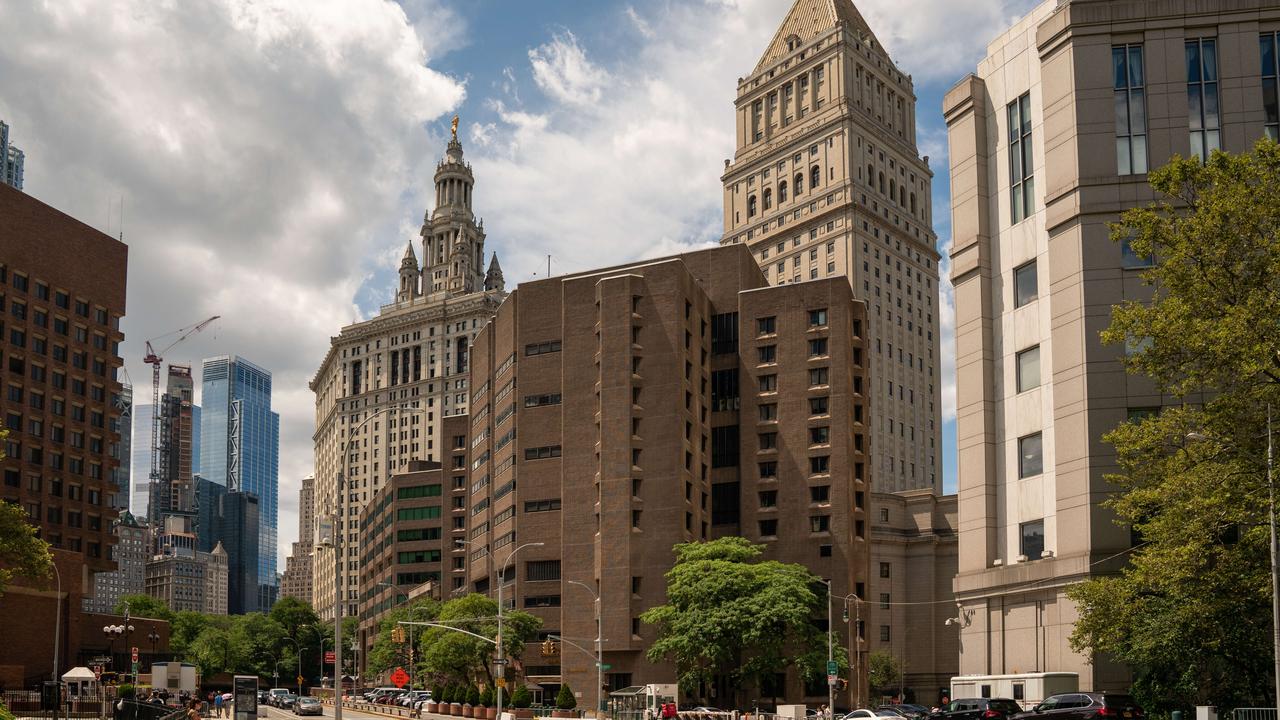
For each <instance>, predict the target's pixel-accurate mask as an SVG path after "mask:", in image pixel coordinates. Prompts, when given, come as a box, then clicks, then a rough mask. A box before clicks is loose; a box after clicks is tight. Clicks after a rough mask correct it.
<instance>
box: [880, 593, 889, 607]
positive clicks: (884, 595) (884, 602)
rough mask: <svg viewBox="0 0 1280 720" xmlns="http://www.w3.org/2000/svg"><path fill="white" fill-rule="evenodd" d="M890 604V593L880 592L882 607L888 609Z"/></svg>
mask: <svg viewBox="0 0 1280 720" xmlns="http://www.w3.org/2000/svg"><path fill="white" fill-rule="evenodd" d="M889 605H890V601H889V593H880V609H881V610H888V609H889Z"/></svg>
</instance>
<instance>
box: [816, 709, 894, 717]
mask: <svg viewBox="0 0 1280 720" xmlns="http://www.w3.org/2000/svg"><path fill="white" fill-rule="evenodd" d="M819 715H821V713H819ZM878 717H880V716H879V715H876V712H875V711H874V710H867V709H866V708H862V709H861V710H854V711H853V712H851V713H848V714H847V715H845V716H844V717H843V718H841V720H875V719H876V718H878Z"/></svg>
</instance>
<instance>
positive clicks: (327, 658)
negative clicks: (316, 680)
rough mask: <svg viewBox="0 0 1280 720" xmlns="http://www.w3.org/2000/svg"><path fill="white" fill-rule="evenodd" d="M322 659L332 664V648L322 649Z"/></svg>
mask: <svg viewBox="0 0 1280 720" xmlns="http://www.w3.org/2000/svg"><path fill="white" fill-rule="evenodd" d="M324 661H325V662H327V663H329V664H330V665H332V664H333V661H334V652H333V651H332V650H325V651H324Z"/></svg>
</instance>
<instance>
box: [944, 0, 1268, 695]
mask: <svg viewBox="0 0 1280 720" xmlns="http://www.w3.org/2000/svg"><path fill="white" fill-rule="evenodd" d="M1278 27H1280V5H1277V4H1276V3H1275V2H1270V1H1266V0H1241V1H1240V2H1232V3H1205V2H1195V1H1194V0H1171V1H1170V2H1162V3H1150V2H1138V1H1136V0H1114V1H1111V2H1102V1H1100V0H1051V1H1047V2H1044V3H1042V4H1041V5H1040V6H1038V7H1037V8H1035V9H1034V10H1033V11H1032V12H1031V13H1030V14H1029V15H1028V16H1027V17H1025V18H1023V19H1022V20H1020V21H1019V22H1017V23H1016V24H1014V25H1013V26H1012V27H1011V28H1009V29H1008V30H1007V31H1006V32H1004V33H1002V34H1001V35H1000V36H999V37H997V38H995V39H994V40H993V41H992V42H991V44H990V45H989V46H988V52H987V56H986V57H985V58H984V59H983V60H982V61H981V62H980V63H979V65H978V68H977V72H976V73H975V74H973V75H970V76H968V77H966V78H964V79H963V80H961V81H960V82H959V83H958V84H957V85H956V86H955V87H954V88H952V89H951V90H950V91H949V92H948V93H947V95H946V97H945V99H944V111H945V114H946V119H947V125H948V131H949V142H950V162H951V206H952V227H953V232H954V239H953V245H952V248H951V257H952V261H953V265H952V282H953V283H954V285H955V306H956V348H957V353H956V354H957V357H956V366H957V387H956V390H957V436H958V447H959V519H960V539H959V543H960V544H959V574H958V576H957V577H956V580H955V585H954V587H955V590H956V595H957V599H958V600H959V601H960V602H961V603H962V604H963V608H962V612H961V620H962V622H961V627H962V630H961V638H960V639H961V647H960V672H961V673H964V674H971V673H980V674H988V673H1006V672H1015V671H1019V672H1030V671H1070V672H1077V673H1079V675H1080V689H1082V690H1114V689H1127V688H1128V685H1129V682H1130V676H1129V672H1128V671H1127V670H1126V669H1125V668H1123V667H1119V666H1117V665H1116V664H1115V663H1114V662H1112V661H1111V660H1109V659H1108V658H1105V657H1097V656H1088V655H1082V654H1079V653H1076V652H1073V651H1072V650H1071V648H1070V647H1069V644H1068V638H1069V636H1070V634H1071V631H1072V628H1073V625H1074V622H1075V620H1076V608H1075V607H1074V605H1073V604H1072V603H1071V602H1070V600H1069V599H1068V598H1067V597H1066V594H1065V588H1066V587H1067V586H1069V585H1070V584H1072V583H1075V582H1078V581H1080V580H1083V579H1085V578H1088V577H1091V576H1094V575H1098V574H1105V573H1109V572H1114V571H1116V570H1117V569H1118V568H1119V567H1120V564H1121V563H1122V562H1124V553H1125V551H1126V550H1128V549H1129V548H1130V547H1131V546H1132V538H1131V535H1130V532H1129V530H1128V529H1127V528H1124V527H1121V526H1119V525H1117V524H1116V523H1115V522H1114V516H1113V515H1112V513H1111V512H1109V511H1108V510H1107V509H1106V508H1104V507H1103V506H1102V503H1103V501H1105V500H1106V499H1107V498H1108V496H1109V494H1110V493H1111V492H1112V491H1113V488H1112V486H1110V485H1109V484H1107V483H1106V481H1105V479H1104V478H1105V475H1106V474H1107V473H1108V472H1113V471H1115V470H1116V464H1115V458H1114V454H1113V452H1112V449H1111V447H1110V446H1108V445H1107V444H1106V443H1104V442H1103V441H1102V436H1103V434H1104V433H1106V432H1107V431H1108V430H1110V429H1112V428H1114V427H1115V426H1116V425H1117V424H1119V423H1120V422H1122V421H1124V420H1125V419H1126V417H1128V415H1129V414H1130V413H1134V412H1146V411H1149V410H1151V409H1154V408H1159V407H1160V406H1161V405H1162V404H1165V403H1167V402H1172V400H1171V399H1170V398H1164V397H1161V396H1160V394H1158V393H1157V392H1156V390H1155V388H1154V386H1153V385H1152V383H1151V382H1150V381H1148V380H1147V379H1145V378H1142V377H1136V376H1129V375H1127V374H1126V373H1125V372H1124V370H1123V368H1122V367H1121V362H1120V361H1121V358H1122V354H1123V352H1124V349H1123V348H1121V347H1116V346H1103V345H1102V343H1101V341H1100V339H1099V332H1100V331H1101V330H1103V329H1104V328H1105V327H1106V326H1107V325H1108V323H1109V321H1110V314H1111V312H1110V311H1111V307H1112V306H1113V305H1115V304H1117V303H1120V302H1122V301H1124V300H1139V301H1140V300H1144V299H1146V298H1147V297H1149V295H1148V292H1149V288H1146V287H1144V286H1143V285H1142V281H1141V280H1140V278H1139V276H1138V272H1137V271H1138V270H1140V269H1141V268H1142V267H1143V266H1145V265H1146V264H1147V263H1148V260H1147V259H1146V258H1142V257H1138V256H1136V255H1134V254H1133V253H1131V252H1127V248H1126V247H1125V246H1124V245H1123V244H1118V243H1115V242H1113V241H1112V240H1111V239H1110V237H1109V228H1108V223H1113V222H1115V221H1116V220H1117V219H1118V215H1119V213H1120V212H1121V211H1122V210H1124V209H1125V208H1128V207H1133V206H1138V205H1145V204H1147V203H1149V202H1152V201H1153V200H1154V199H1155V198H1154V193H1153V191H1152V190H1151V189H1150V187H1149V185H1148V184H1147V177H1146V174H1145V173H1146V169H1147V168H1148V167H1158V166H1160V165H1162V164H1163V163H1164V162H1166V160H1167V159H1168V158H1169V157H1171V156H1172V155H1173V154H1175V153H1177V154H1180V155H1182V156H1189V155H1191V154H1195V153H1196V151H1197V150H1198V149H1201V148H1203V147H1205V146H1206V143H1207V144H1208V146H1209V147H1213V146H1215V145H1216V146H1218V147H1221V148H1222V149H1223V150H1227V151H1231V152H1242V151H1245V150H1247V149H1249V148H1250V147H1251V145H1252V144H1253V143H1254V141H1256V140H1257V139H1258V138H1260V137H1263V136H1264V135H1265V134H1267V133H1268V132H1273V133H1274V132H1275V130H1274V128H1276V127H1277V125H1276V123H1280V117H1276V114H1277V109H1276V107H1275V104H1274V102H1270V103H1268V102H1267V100H1266V99H1267V98H1274V97H1275V91H1276V89H1275V82H1276V71H1275V67H1274V63H1275V54H1274V47H1275V43H1276V34H1275V33H1276V30H1277V28H1278ZM1268 48H1270V49H1268ZM1211 56H1212V57H1213V58H1214V59H1215V60H1216V62H1207V60H1208V59H1209V58H1210V57H1211ZM1188 58H1191V59H1192V62H1188ZM1264 66H1266V67H1265V68H1264ZM1189 68H1191V69H1194V70H1195V71H1196V75H1195V76H1194V77H1193V76H1191V74H1190V73H1189V72H1188V70H1189ZM1260 68H1264V69H1263V70H1262V71H1261V72H1260ZM1189 98H1190V99H1191V100H1193V101H1196V102H1190V103H1189V102H1188V100H1189ZM1198 98H1211V99H1212V102H1205V103H1204V104H1203V105H1201V104H1199V102H1198V101H1197V100H1198ZM1117 108H1118V109H1119V121H1117V120H1116V118H1117ZM1189 108H1190V110H1189ZM1015 158H1016V159H1017V161H1015V160H1014V159H1015Z"/></svg>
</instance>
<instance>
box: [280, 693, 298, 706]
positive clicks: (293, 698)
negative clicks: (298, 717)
mask: <svg viewBox="0 0 1280 720" xmlns="http://www.w3.org/2000/svg"><path fill="white" fill-rule="evenodd" d="M297 701H298V696H297V695H294V694H293V693H289V694H288V695H282V696H280V709H281V710H292V709H293V704H294V703H295V702H297Z"/></svg>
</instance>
